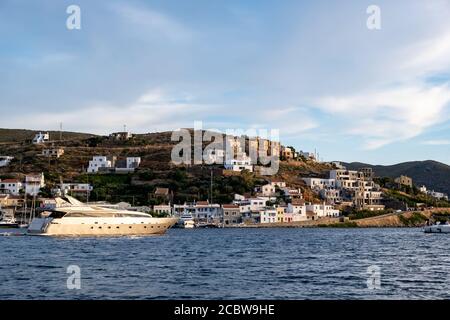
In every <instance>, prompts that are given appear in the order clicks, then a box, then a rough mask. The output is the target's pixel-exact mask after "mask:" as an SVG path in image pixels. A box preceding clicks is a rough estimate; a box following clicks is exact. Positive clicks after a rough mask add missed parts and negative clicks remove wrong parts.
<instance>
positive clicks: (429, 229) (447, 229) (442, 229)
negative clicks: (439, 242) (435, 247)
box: [423, 224, 450, 233]
mask: <svg viewBox="0 0 450 320" xmlns="http://www.w3.org/2000/svg"><path fill="white" fill-rule="evenodd" d="M423 232H425V233H450V224H434V225H431V226H426V227H424V229H423Z"/></svg>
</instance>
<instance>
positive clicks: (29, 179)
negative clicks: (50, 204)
mask: <svg viewBox="0 0 450 320" xmlns="http://www.w3.org/2000/svg"><path fill="white" fill-rule="evenodd" d="M43 187H45V179H44V174H43V173H39V174H30V175H26V176H25V193H26V194H28V195H30V196H37V195H38V194H39V192H40V191H41V188H43Z"/></svg>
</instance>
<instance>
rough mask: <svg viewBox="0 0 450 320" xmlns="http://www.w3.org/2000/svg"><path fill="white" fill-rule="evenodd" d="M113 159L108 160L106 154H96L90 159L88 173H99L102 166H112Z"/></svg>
mask: <svg viewBox="0 0 450 320" xmlns="http://www.w3.org/2000/svg"><path fill="white" fill-rule="evenodd" d="M113 165H114V164H113V161H111V160H108V158H107V157H105V156H95V157H93V158H92V160H91V161H89V166H88V169H87V172H88V173H97V172H98V170H99V169H100V168H112V167H113Z"/></svg>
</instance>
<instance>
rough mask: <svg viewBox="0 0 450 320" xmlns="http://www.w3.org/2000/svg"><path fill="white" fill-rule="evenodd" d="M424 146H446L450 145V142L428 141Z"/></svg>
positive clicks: (424, 142)
mask: <svg viewBox="0 0 450 320" xmlns="http://www.w3.org/2000/svg"><path fill="white" fill-rule="evenodd" d="M422 144H426V145H430V146H445V145H450V140H445V139H444V140H426V141H423V142H422Z"/></svg>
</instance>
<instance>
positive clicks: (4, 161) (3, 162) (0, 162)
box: [0, 156, 14, 167]
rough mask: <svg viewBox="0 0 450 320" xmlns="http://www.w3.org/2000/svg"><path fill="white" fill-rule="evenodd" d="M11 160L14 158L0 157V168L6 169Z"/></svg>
mask: <svg viewBox="0 0 450 320" xmlns="http://www.w3.org/2000/svg"><path fill="white" fill-rule="evenodd" d="M13 159H14V157H9V156H0V167H6V166H7V165H9V164H10V162H11V161H12V160H13Z"/></svg>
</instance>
